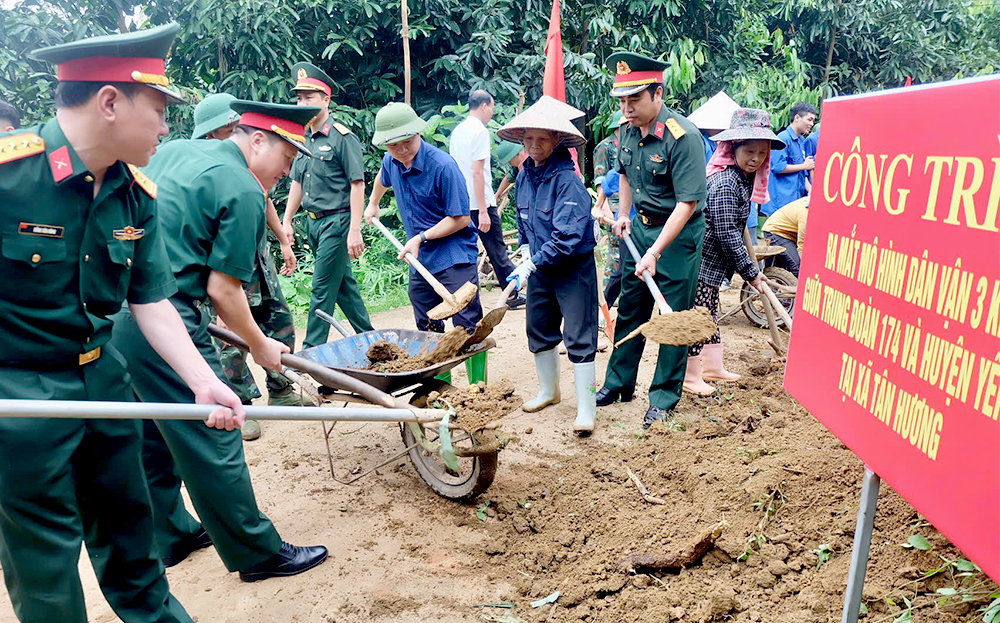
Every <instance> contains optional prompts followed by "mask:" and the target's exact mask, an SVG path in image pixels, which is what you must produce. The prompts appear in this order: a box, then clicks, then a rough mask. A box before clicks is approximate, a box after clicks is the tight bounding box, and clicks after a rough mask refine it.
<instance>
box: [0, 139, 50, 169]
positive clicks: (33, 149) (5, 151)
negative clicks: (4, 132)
mask: <svg viewBox="0 0 1000 623" xmlns="http://www.w3.org/2000/svg"><path fill="white" fill-rule="evenodd" d="M44 151H45V141H43V140H42V137H40V136H38V135H37V134H32V133H30V132H26V133H24V134H16V135H14V136H8V137H6V138H2V139H0V164H3V163H4V162H13V161H14V160H20V159H21V158H27V157H28V156H33V155H35V154H40V153H42V152H44Z"/></svg>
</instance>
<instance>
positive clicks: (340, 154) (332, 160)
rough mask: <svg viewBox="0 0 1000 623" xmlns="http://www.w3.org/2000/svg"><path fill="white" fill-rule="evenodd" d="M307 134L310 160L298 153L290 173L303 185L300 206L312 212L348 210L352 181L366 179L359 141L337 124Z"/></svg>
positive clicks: (329, 124) (328, 124) (324, 125)
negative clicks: (310, 154)
mask: <svg viewBox="0 0 1000 623" xmlns="http://www.w3.org/2000/svg"><path fill="white" fill-rule="evenodd" d="M306 132H307V135H306V147H308V148H309V151H311V152H312V155H313V157H312V158H309V157H307V156H305V155H304V154H301V153H300V154H299V155H298V156H297V157H296V158H295V162H294V163H292V171H291V178H292V179H293V180H295V181H296V182H298V183H299V184H301V185H302V207H303V208H304V209H305V210H308V211H309V212H312V213H316V212H325V211H327V210H349V209H350V207H351V182H357V181H364V179H365V163H364V158H362V156H361V142H360V141H359V140H358V137H357V136H355V135H354V133H352V132H351V131H350V130H349V129H348V128H347V127H346V126H344V125H342V124H339V123H329V122H327V123H325V124H323V127H322V128H320V129H319V130H317V131H315V132H313V131H309V130H306Z"/></svg>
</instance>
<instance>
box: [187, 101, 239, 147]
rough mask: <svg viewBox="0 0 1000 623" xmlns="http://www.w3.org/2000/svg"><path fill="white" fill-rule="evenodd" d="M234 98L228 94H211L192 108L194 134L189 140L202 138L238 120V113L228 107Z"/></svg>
mask: <svg viewBox="0 0 1000 623" xmlns="http://www.w3.org/2000/svg"><path fill="white" fill-rule="evenodd" d="M235 101H236V98H235V97H233V96H232V95H230V94H229V93H213V94H212V95H209V96H208V97H206V98H205V99H203V100H201V101H200V102H198V105H197V106H195V107H194V133H192V134H191V138H204V137H205V136H206V135H208V134H209V133H211V132H215V131H216V130H218V129H219V128H224V127H226V126H227V125H229V124H230V123H235V122H236V121H239V120H240V113H238V112H236V111H235V110H233V109H232V108H230V107H229V105H230V104H232V103H233V102H235Z"/></svg>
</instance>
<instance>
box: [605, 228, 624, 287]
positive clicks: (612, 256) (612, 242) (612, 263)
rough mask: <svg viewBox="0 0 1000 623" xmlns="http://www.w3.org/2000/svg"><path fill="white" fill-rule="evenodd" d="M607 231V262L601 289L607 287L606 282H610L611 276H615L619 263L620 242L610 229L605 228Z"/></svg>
mask: <svg viewBox="0 0 1000 623" xmlns="http://www.w3.org/2000/svg"><path fill="white" fill-rule="evenodd" d="M607 230H608V251H607V253H608V257H607V260H608V261H607V263H606V264H605V265H604V283H603V284H602V286H601V288H602V289H605V288H607V287H608V282H609V281H611V276H612V275H614V274H615V270H616V269H617V268H618V262H620V261H621V257H620V254H621V249H619V242H620V240H619V239H618V236H616V235H615V234H614V232H612V231H611V228H610V227H609V228H607Z"/></svg>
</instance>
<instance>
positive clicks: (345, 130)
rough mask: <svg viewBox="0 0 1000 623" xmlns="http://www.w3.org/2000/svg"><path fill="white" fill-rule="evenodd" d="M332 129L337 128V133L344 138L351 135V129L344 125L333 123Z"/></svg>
mask: <svg viewBox="0 0 1000 623" xmlns="http://www.w3.org/2000/svg"><path fill="white" fill-rule="evenodd" d="M333 127H335V128H337V131H338V132H340V133H341V134H344V135H345V136H346V135H347V134H350V133H351V129H350V128H349V127H347V126H346V125H344V124H343V123H337V122H334V124H333Z"/></svg>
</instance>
